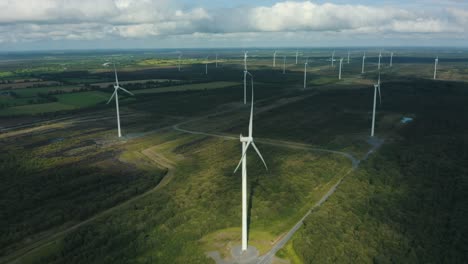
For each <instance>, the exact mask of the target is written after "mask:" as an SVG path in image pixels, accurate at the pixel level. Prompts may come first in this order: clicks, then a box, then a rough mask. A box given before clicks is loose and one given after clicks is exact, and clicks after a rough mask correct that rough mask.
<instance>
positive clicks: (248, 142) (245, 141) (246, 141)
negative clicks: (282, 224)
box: [234, 73, 268, 251]
mask: <svg viewBox="0 0 468 264" xmlns="http://www.w3.org/2000/svg"><path fill="white" fill-rule="evenodd" d="M248 74H249V75H250V78H251V81H252V103H251V106H250V120H249V135H248V136H247V137H244V136H242V134H241V135H240V142H241V143H242V156H241V159H240V161H239V164H237V167H236V169H235V170H234V173H236V172H237V170H238V169H239V167H240V165H241V164H242V251H246V250H247V248H248V245H247V150H248V149H249V147H250V146H252V147H253V148H254V150H255V151H256V152H257V154H258V156H259V157H260V159H261V160H262V162H263V165H264V166H265V168H266V170H268V167H267V165H266V163H265V160H264V159H263V157H262V154H261V153H260V151H259V150H258V148H257V146H256V145H255V143H254V139H253V106H254V86H253V85H254V81H253V76H252V74H250V73H248Z"/></svg>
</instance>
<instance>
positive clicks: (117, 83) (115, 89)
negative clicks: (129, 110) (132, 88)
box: [107, 64, 134, 137]
mask: <svg viewBox="0 0 468 264" xmlns="http://www.w3.org/2000/svg"><path fill="white" fill-rule="evenodd" d="M114 73H115V84H114V93H113V94H112V96H111V97H110V98H109V101H107V104H109V103H110V101H111V100H112V98H114V97H115V108H116V109H117V131H118V135H119V137H122V133H121V131H120V113H119V93H118V90H119V89H120V90H122V91H124V92H126V93H128V94H130V95H134V94H132V93H131V92H129V91H127V90H126V89H125V88H123V87H121V86H120V85H119V79H118V78H117V69H116V68H115V64H114Z"/></svg>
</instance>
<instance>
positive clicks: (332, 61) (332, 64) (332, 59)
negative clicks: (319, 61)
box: [331, 51, 335, 67]
mask: <svg viewBox="0 0 468 264" xmlns="http://www.w3.org/2000/svg"><path fill="white" fill-rule="evenodd" d="M331 66H332V67H334V66H335V51H333V53H332V57H331Z"/></svg>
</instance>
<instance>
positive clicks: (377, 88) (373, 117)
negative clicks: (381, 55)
mask: <svg viewBox="0 0 468 264" xmlns="http://www.w3.org/2000/svg"><path fill="white" fill-rule="evenodd" d="M377 91H378V92H379V97H380V104H382V95H381V93H380V72H379V81H378V82H377V84H374V109H373V111H372V128H371V137H374V128H375V108H376V105H377Z"/></svg>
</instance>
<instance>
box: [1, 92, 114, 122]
mask: <svg viewBox="0 0 468 264" xmlns="http://www.w3.org/2000/svg"><path fill="white" fill-rule="evenodd" d="M54 97H55V98H57V102H53V103H39V104H28V105H21V106H15V107H9V108H4V109H1V110H0V116H15V115H37V114H44V113H52V112H59V111H67V110H75V109H80V108H86V107H91V106H95V105H97V104H99V103H102V102H105V101H107V100H108V99H109V97H110V95H109V94H107V93H104V92H98V91H93V92H81V93H71V94H60V95H56V96H54Z"/></svg>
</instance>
